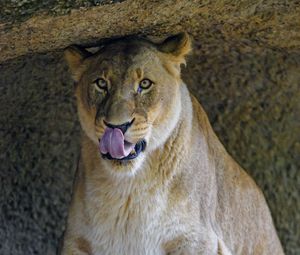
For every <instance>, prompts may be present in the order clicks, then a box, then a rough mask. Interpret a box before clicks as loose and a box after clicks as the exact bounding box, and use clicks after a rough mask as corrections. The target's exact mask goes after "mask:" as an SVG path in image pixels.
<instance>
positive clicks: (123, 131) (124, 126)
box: [103, 118, 134, 134]
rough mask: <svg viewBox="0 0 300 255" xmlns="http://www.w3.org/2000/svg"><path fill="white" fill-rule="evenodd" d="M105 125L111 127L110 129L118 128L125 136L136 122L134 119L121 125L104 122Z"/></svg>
mask: <svg viewBox="0 0 300 255" xmlns="http://www.w3.org/2000/svg"><path fill="white" fill-rule="evenodd" d="M103 122H104V124H105V125H106V126H107V127H109V128H118V129H120V130H121V131H122V133H123V134H125V132H126V131H127V129H128V128H129V127H130V126H131V125H132V123H133V122H134V118H133V119H132V120H131V121H128V122H125V123H123V124H120V125H116V124H111V123H108V122H106V121H105V120H103Z"/></svg>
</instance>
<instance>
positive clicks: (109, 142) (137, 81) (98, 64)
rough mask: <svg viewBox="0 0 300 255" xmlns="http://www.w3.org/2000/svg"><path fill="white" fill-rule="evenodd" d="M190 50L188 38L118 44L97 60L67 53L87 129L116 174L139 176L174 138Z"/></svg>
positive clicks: (80, 51)
mask: <svg viewBox="0 0 300 255" xmlns="http://www.w3.org/2000/svg"><path fill="white" fill-rule="evenodd" d="M190 49H191V43H190V39H189V37H188V35H187V34H186V33H180V34H177V35H175V36H172V37H169V38H167V39H166V40H165V41H163V42H162V43H158V44H156V43H153V42H150V41H148V40H146V39H140V38H130V39H122V40H115V41H112V42H110V43H108V44H106V45H103V47H102V48H100V50H99V51H98V52H96V53H94V54H92V53H90V52H88V51H87V50H85V49H82V48H80V47H76V46H71V47H68V48H67V49H66V51H65V58H66V60H67V63H68V65H69V68H70V71H71V73H72V77H73V79H74V81H75V84H76V92H75V94H76V98H77V106H78V114H79V119H80V123H81V126H82V129H83V130H84V132H85V133H86V135H87V136H88V137H89V138H90V139H91V140H92V141H93V142H94V143H95V144H96V145H97V146H98V148H99V156H102V157H103V160H102V162H103V163H104V164H105V166H107V167H108V168H109V169H112V171H117V172H126V173H131V174H132V173H134V172H135V171H136V170H137V169H138V168H139V167H140V166H141V165H142V163H143V161H144V159H145V157H146V156H147V153H151V151H153V150H155V149H157V148H158V147H160V146H162V145H163V144H164V143H165V141H166V140H167V139H168V137H169V136H170V134H171V133H172V131H173V129H174V128H175V126H176V124H177V122H178V119H179V115H180V111H181V103H180V102H181V98H180V84H181V79H180V65H181V64H182V63H184V62H185V60H184V57H185V55H186V54H187V53H188V52H189V51H190Z"/></svg>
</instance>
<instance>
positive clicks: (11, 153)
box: [0, 0, 300, 255]
mask: <svg viewBox="0 0 300 255" xmlns="http://www.w3.org/2000/svg"><path fill="white" fill-rule="evenodd" d="M10 2H12V1H10ZM21 2H22V3H23V2H24V1H21ZM29 2H30V1H29ZM59 2H60V1H59ZM62 2H63V1H62ZM65 2H67V1H65ZM76 2H77V1H76ZM79 2H80V1H78V3H79ZM84 2H85V1H82V2H81V3H84ZM86 2H87V1H86ZM4 3H7V1H6V2H5V1H4ZM55 3H57V2H55ZM170 3H171V2H170V1H169V0H165V1H148V2H147V4H146V2H144V3H143V1H136V0H127V1H124V2H122V3H117V4H112V5H103V6H99V7H95V8H87V9H83V10H77V11H72V12H71V14H69V16H57V14H56V16H54V17H52V13H51V12H48V11H47V14H43V15H44V16H38V17H36V16H35V17H32V18H31V19H28V20H27V21H25V22H22V18H21V19H20V20H17V21H16V22H14V24H10V25H8V23H5V25H2V26H1V25H0V47H1V49H0V62H2V64H0V74H1V75H0V103H1V107H0V137H1V141H0V160H1V164H0V185H1V193H0V254H1V255H2V254H3V255H23V254H26V255H33V254H43V255H45V254H46V255H53V254H55V250H56V247H57V246H58V242H59V238H60V236H61V234H62V232H63V229H64V225H65V219H66V215H67V208H68V203H69V201H70V196H71V189H72V182H73V175H74V171H75V165H76V161H77V157H78V154H79V149H80V146H79V140H80V127H79V124H78V120H77V116H76V109H75V103H74V98H73V85H72V81H71V80H70V77H69V75H68V73H67V69H66V65H65V64H64V62H63V60H62V53H61V51H60V49H61V48H64V47H65V46H67V45H68V44H71V43H77V44H95V43H96V42H99V41H101V40H102V39H103V38H110V37H115V36H122V35H127V34H148V35H151V36H154V38H155V37H156V36H158V37H161V36H163V35H166V34H171V33H173V32H176V31H188V32H190V33H191V34H192V35H193V36H194V38H195V43H194V52H193V54H191V56H190V57H189V59H188V65H187V68H185V69H184V71H183V77H184V80H185V81H186V83H187V84H188V85H189V88H190V90H191V91H192V92H193V93H194V94H195V95H196V96H197V98H198V99H199V100H200V101H201V103H202V104H203V106H204V108H205V109H206V111H207V113H208V115H209V118H210V120H211V122H212V124H213V127H214V129H215V131H216V132H217V134H218V136H219V137H220V139H221V141H222V142H223V143H224V145H225V147H226V148H227V149H228V151H229V152H230V153H231V155H233V157H234V158H235V159H236V160H237V161H238V162H239V163H240V164H241V165H242V166H243V167H244V168H245V169H246V170H247V172H248V173H249V174H250V175H251V176H252V177H253V178H254V179H255V181H256V182H257V183H258V185H259V186H260V187H261V188H262V190H263V192H264V194H265V196H266V200H267V202H268V204H269V206H270V209H271V212H272V215H273V218H274V222H275V225H276V228H277V230H278V233H279V237H280V239H281V241H282V243H283V246H284V248H285V251H286V254H291V255H297V254H300V213H299V212H300V201H299V195H300V188H299V187H300V175H299V168H300V162H299V155H300V141H299V137H300V115H299V112H300V100H299V98H300V84H299V83H300V39H299V38H300V37H299V28H300V26H299V22H300V19H299V2H298V1H276V0H270V1H250V0H248V1H241V2H240V1H235V2H233V1H229V0H228V1H198V0H196V1H178V2H177V4H176V5H174V4H173V5H170ZM1 4H3V3H1ZM121 7H122V8H121ZM141 7H143V8H141ZM62 9H63V8H62ZM139 9H140V10H139ZM158 9H160V10H159V12H156V11H157V10H158ZM37 10H38V11H37V12H38V13H39V15H40V12H39V10H40V9H37ZM171 10H174V11H175V12H172V13H171ZM91 13H94V14H93V15H95V16H90V14H91ZM103 13H106V14H105V15H104V16H103V17H101V19H95V17H99V15H100V16H101V15H102V14H103ZM58 14H59V13H58ZM158 14H159V15H158ZM45 15H47V18H45V17H46V16H45ZM97 15H98V16H97ZM118 15H119V16H118ZM81 16H82V17H81ZM129 16H130V17H132V18H131V19H129V18H128V17H129ZM93 17H94V18H93ZM118 17H119V19H118ZM297 17H298V18H297ZM77 18H78V20H76V19H77ZM3 20H4V19H2V21H3ZM68 20H70V21H68ZM85 20H86V22H84V21H85ZM77 21H78V22H79V25H78V26H76V22H77ZM92 21H93V22H92ZM3 22H8V20H7V19H5V20H4V21H3ZM68 22H70V23H68ZM101 22H102V23H103V22H104V24H103V26H100V25H99V24H100V23H101ZM64 23H65V26H62V24H64ZM49 24H57V26H58V27H57V28H56V30H55V29H54V28H53V27H52V28H49ZM34 26H35V29H33V27H34ZM47 26H48V29H47ZM43 27H44V30H43V29H42V28H43ZM54 27H55V26H54ZM66 28H68V29H70V30H66ZM89 28H90V29H89ZM28 29H29V30H28ZM28 31H30V33H29V32H28ZM53 31H54V32H53ZM26 34H27V35H26ZM29 43H30V44H29ZM49 50H55V51H53V52H48V53H42V54H41V53H39V54H37V53H34V52H46V51H49ZM26 53H30V55H28V56H26V57H18V56H20V55H24V54H26ZM15 57H17V58H15ZM11 58H15V59H13V60H9V61H8V60H7V59H11Z"/></svg>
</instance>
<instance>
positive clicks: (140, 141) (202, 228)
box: [62, 33, 283, 255]
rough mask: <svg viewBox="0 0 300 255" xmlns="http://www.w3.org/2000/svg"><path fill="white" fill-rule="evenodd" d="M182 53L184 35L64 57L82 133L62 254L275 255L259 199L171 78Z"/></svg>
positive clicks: (186, 42) (70, 51)
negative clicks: (74, 93) (71, 81)
mask: <svg viewBox="0 0 300 255" xmlns="http://www.w3.org/2000/svg"><path fill="white" fill-rule="evenodd" d="M190 50H191V42H190V39H189V36H188V35H187V34H185V33H180V34H177V35H175V36H172V37H169V38H167V39H166V40H165V41H164V42H162V43H159V44H157V43H153V42H150V41H148V40H146V39H138V38H131V39H123V40H115V41H113V42H111V43H109V44H107V45H104V46H103V48H101V49H100V50H99V51H98V52H97V53H95V54H92V53H89V52H88V51H86V50H84V49H80V48H76V47H69V48H67V49H66V51H65V58H66V60H67V62H68V65H69V68H70V70H71V73H72V76H73V79H74V80H75V84H76V97H77V104H78V114H79V119H80V123H81V126H82V129H83V131H84V134H83V137H82V149H81V158H80V160H79V163H78V169H77V178H76V181H75V186H74V194H73V199H72V203H71V206H70V210H69V216H68V224H67V229H66V232H65V237H64V244H63V249H62V254H63V255H79V254H80V255H83V254H84V255H122V254H123V255H162V254H169V255H175V254H177V255H179V254H182V255H194V254H201V255H203V254H207V255H214V254H223V255H228V254H232V255H236V254H243V255H246V254H251V255H253V254H257V255H263V254H268V255H277V254H278V255H279V254H283V250H282V248H281V245H280V242H279V240H278V237H277V234H276V231H275V229H274V226H273V222H272V219H271V216H270V212H269V209H268V206H267V204H266V202H265V199H264V197H263V194H262V193H261V191H260V190H259V188H258V187H257V186H256V184H255V183H254V181H253V180H252V179H251V178H250V177H249V176H248V175H247V174H246V173H245V172H244V170H243V169H242V168H241V167H240V166H239V165H238V164H237V163H236V162H235V161H234V160H233V159H232V158H231V157H230V155H228V153H227V152H226V150H225V149H224V147H223V146H222V144H221V143H220V141H219V140H218V138H217V137H216V135H215V133H214V131H213V130H212V127H211V126H210V123H209V120H208V118H207V116H206V114H205V112H204V110H203V109H202V107H201V105H200V104H199V103H198V101H197V100H196V99H195V98H194V97H193V96H192V95H191V94H190V93H189V91H188V89H187V87H186V85H185V84H184V83H183V81H182V80H181V78H180V65H181V64H182V63H185V59H184V58H185V56H186V54H187V53H189V52H190Z"/></svg>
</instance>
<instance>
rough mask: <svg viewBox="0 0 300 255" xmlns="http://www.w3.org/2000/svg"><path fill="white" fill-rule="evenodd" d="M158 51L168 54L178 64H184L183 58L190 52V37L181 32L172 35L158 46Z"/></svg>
mask: <svg viewBox="0 0 300 255" xmlns="http://www.w3.org/2000/svg"><path fill="white" fill-rule="evenodd" d="M158 49H159V50H160V51H162V52H164V53H167V54H170V55H171V56H172V57H174V60H177V61H178V62H179V63H180V64H181V63H185V60H184V57H185V56H186V55H187V54H188V53H189V52H190V51H191V50H192V43H191V39H190V36H189V35H188V34H187V33H185V32H183V33H179V34H177V35H173V36H171V37H168V38H167V39H166V40H164V41H163V42H162V43H161V44H159V45H158Z"/></svg>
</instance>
